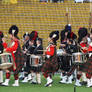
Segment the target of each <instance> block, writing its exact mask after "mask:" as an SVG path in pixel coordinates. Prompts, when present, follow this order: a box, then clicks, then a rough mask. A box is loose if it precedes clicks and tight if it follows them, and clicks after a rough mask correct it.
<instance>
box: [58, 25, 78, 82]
mask: <svg viewBox="0 0 92 92" xmlns="http://www.w3.org/2000/svg"><path fill="white" fill-rule="evenodd" d="M76 38H77V36H76V35H75V34H74V33H73V32H72V28H71V25H70V24H68V25H66V26H65V30H64V31H61V47H62V48H61V49H63V50H64V52H67V51H66V50H67V49H68V47H69V49H68V52H67V53H68V54H71V53H69V52H71V50H72V49H73V51H74V48H73V47H75V45H76V44H75V43H74V42H75V41H74V40H75V39H76ZM70 39H71V40H72V41H73V42H72V45H69V44H68V43H67V42H68V41H69V40H70ZM69 42H70V41H69ZM70 43H71V42H70ZM67 45H68V46H67ZM71 46H72V47H71ZM70 47H71V49H70ZM67 53H66V55H64V56H61V61H62V63H61V67H60V69H61V70H62V71H61V74H60V77H61V81H60V82H59V83H72V81H71V82H70V80H72V77H70V78H69V80H68V81H66V80H67V75H66V72H68V71H69V69H70V64H69V63H70V59H71V58H70V56H67ZM72 53H73V52H72ZM61 61H60V62H61Z"/></svg>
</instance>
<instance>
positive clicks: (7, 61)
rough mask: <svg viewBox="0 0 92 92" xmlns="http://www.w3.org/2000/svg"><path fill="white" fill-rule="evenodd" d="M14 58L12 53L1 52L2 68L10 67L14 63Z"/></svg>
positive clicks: (0, 65) (0, 67) (0, 64)
mask: <svg viewBox="0 0 92 92" xmlns="http://www.w3.org/2000/svg"><path fill="white" fill-rule="evenodd" d="M12 61H13V59H12V56H11V54H10V53H3V54H0V69H7V68H10V67H11V66H12V65H13V63H12Z"/></svg>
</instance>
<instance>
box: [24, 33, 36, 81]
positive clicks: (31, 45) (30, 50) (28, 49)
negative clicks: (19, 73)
mask: <svg viewBox="0 0 92 92" xmlns="http://www.w3.org/2000/svg"><path fill="white" fill-rule="evenodd" d="M37 37H38V33H37V32H36V31H32V32H31V33H30V34H29V40H28V45H27V46H26V50H25V54H26V55H27V54H33V52H34V49H35V46H36V44H35V42H36V39H37ZM25 65H26V67H25V68H24V69H25V71H28V74H27V73H26V75H25V78H24V80H23V81H22V82H23V83H26V82H28V81H31V80H32V79H33V73H32V74H31V67H30V55H27V61H26V64H25Z"/></svg>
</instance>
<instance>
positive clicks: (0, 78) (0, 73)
mask: <svg viewBox="0 0 92 92" xmlns="http://www.w3.org/2000/svg"><path fill="white" fill-rule="evenodd" d="M3 37H4V35H3V33H2V32H1V31H0V54H2V53H3V50H4V47H3V40H2V39H3ZM0 62H1V60H0ZM2 82H3V71H2V70H0V85H1V84H2Z"/></svg>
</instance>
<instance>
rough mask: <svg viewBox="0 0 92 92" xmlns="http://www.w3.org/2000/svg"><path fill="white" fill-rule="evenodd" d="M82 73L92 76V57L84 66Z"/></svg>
mask: <svg viewBox="0 0 92 92" xmlns="http://www.w3.org/2000/svg"><path fill="white" fill-rule="evenodd" d="M82 71H83V72H86V73H88V74H92V56H91V57H89V58H88V60H87V62H86V63H85V64H84V68H83V70H82Z"/></svg>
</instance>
